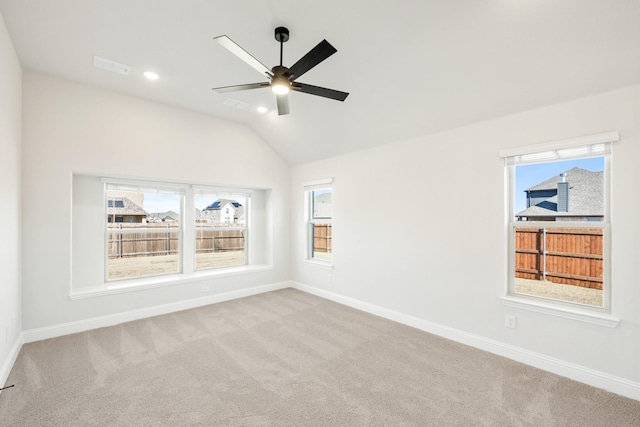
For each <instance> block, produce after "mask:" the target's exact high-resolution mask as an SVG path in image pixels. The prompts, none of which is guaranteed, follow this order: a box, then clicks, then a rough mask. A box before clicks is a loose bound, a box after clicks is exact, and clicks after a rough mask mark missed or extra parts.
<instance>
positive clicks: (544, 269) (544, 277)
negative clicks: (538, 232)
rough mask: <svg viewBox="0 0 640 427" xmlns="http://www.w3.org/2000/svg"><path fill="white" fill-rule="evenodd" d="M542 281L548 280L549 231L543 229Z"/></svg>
mask: <svg viewBox="0 0 640 427" xmlns="http://www.w3.org/2000/svg"><path fill="white" fill-rule="evenodd" d="M542 280H543V281H546V280H547V229H546V228H543V229H542Z"/></svg>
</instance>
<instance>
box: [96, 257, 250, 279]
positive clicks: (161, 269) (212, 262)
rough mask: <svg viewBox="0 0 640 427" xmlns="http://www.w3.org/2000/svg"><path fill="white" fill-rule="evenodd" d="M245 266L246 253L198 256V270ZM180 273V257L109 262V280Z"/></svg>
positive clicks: (122, 259) (135, 258)
mask: <svg viewBox="0 0 640 427" xmlns="http://www.w3.org/2000/svg"><path fill="white" fill-rule="evenodd" d="M243 264H244V251H228V252H210V253H202V254H196V269H197V270H205V269H209V268H219V267H231V266H237V265H243ZM175 273H179V262H178V255H177V254H176V255H159V256H140V257H129V258H114V259H110V260H109V280H120V279H132V278H135V277H147V276H159V275H163V274H175Z"/></svg>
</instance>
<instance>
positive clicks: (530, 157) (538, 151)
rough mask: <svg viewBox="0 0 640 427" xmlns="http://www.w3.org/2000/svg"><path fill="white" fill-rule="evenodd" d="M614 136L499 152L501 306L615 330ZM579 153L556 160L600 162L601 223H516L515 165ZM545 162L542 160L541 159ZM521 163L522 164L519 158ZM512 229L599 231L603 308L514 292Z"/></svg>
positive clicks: (535, 145)
mask: <svg viewBox="0 0 640 427" xmlns="http://www.w3.org/2000/svg"><path fill="white" fill-rule="evenodd" d="M618 139H619V134H618V132H607V133H602V134H596V135H589V136H585V137H579V138H572V139H567V140H560V141H551V142H546V143H540V144H532V145H528V146H524V147H516V148H512V149H506V150H501V151H500V157H502V158H503V159H504V169H505V187H506V188H505V189H506V197H505V204H506V206H505V226H506V233H505V234H506V239H507V242H506V243H507V244H506V248H507V275H506V286H505V288H504V289H505V290H504V294H503V295H502V296H501V297H500V299H501V300H502V303H503V304H504V305H506V306H509V307H514V308H519V309H524V310H529V311H535V312H540V313H545V314H549V315H553V316H558V317H564V318H570V319H573V320H579V321H583V322H587V323H594V324H599V325H603V326H609V327H615V326H616V325H617V324H618V322H619V319H617V318H615V317H614V316H613V315H612V313H613V307H612V305H611V295H612V291H613V287H612V283H611V215H610V213H611V212H610V194H611V179H610V176H611V157H612V149H613V147H612V146H613V143H614V142H615V141H618ZM602 144H603V145H604V151H602V152H586V151H585V150H582V147H587V146H588V147H594V146H599V145H602ZM552 152H555V154H556V155H557V154H558V153H559V152H564V153H572V152H573V153H580V154H572V155H568V156H560V157H561V158H556V159H555V160H556V161H559V160H573V159H578V158H589V157H591V158H593V157H603V158H604V171H603V185H604V216H603V220H602V221H598V222H589V221H516V218H515V214H516V212H515V197H516V194H515V184H516V182H515V169H516V164H520V165H522V164H531V163H548V162H551V161H553V160H552V159H550V158H549V157H550V153H552ZM543 154H544V155H546V156H547V158H544V157H545V156H544V155H543ZM523 157H524V158H525V161H522V158H523ZM516 227H532V228H536V227H540V228H547V229H549V228H591V229H593V228H599V229H602V230H603V239H604V240H603V290H602V292H603V305H602V307H598V306H592V305H586V304H581V303H578V302H571V301H565V300H560V299H553V298H545V297H540V296H534V295H527V294H522V293H517V292H515V257H516V252H515V249H516V248H515V234H516Z"/></svg>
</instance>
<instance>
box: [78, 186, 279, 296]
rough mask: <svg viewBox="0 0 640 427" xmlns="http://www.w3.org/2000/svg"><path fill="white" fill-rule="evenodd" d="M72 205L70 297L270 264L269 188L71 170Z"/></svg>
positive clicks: (263, 267)
mask: <svg viewBox="0 0 640 427" xmlns="http://www.w3.org/2000/svg"><path fill="white" fill-rule="evenodd" d="M72 205H73V206H72V221H71V222H72V245H71V255H72V257H71V274H72V280H71V293H70V295H71V297H72V298H85V297H88V296H94V295H103V294H105V293H113V292H126V291H127V290H129V289H138V288H141V287H142V288H147V287H156V286H167V285H168V284H178V283H185V282H192V281H194V280H195V281H200V280H208V279H209V278H211V277H220V276H227V275H236V274H245V273H252V272H256V271H261V270H267V269H271V268H273V267H272V266H271V264H272V250H273V237H272V236H273V233H272V231H271V227H272V221H271V219H272V213H271V190H269V189H256V188H252V189H248V188H237V187H220V186H212V185H204V184H194V183H177V182H160V181H150V180H144V179H127V178H118V177H101V176H96V175H87V174H74V175H73V203H72ZM208 288H209V287H208V286H203V289H205V290H204V291H201V292H206V291H207V290H208Z"/></svg>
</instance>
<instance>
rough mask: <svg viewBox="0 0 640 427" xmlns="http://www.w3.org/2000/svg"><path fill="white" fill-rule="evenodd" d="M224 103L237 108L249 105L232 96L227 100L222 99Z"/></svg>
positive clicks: (240, 108) (241, 108)
mask: <svg viewBox="0 0 640 427" xmlns="http://www.w3.org/2000/svg"><path fill="white" fill-rule="evenodd" d="M224 105H226V106H229V107H233V108H237V109H239V110H243V109H245V108H247V107H248V106H249V104H247V103H246V102H242V101H238V100H237V99H233V98H227V100H226V101H224Z"/></svg>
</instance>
